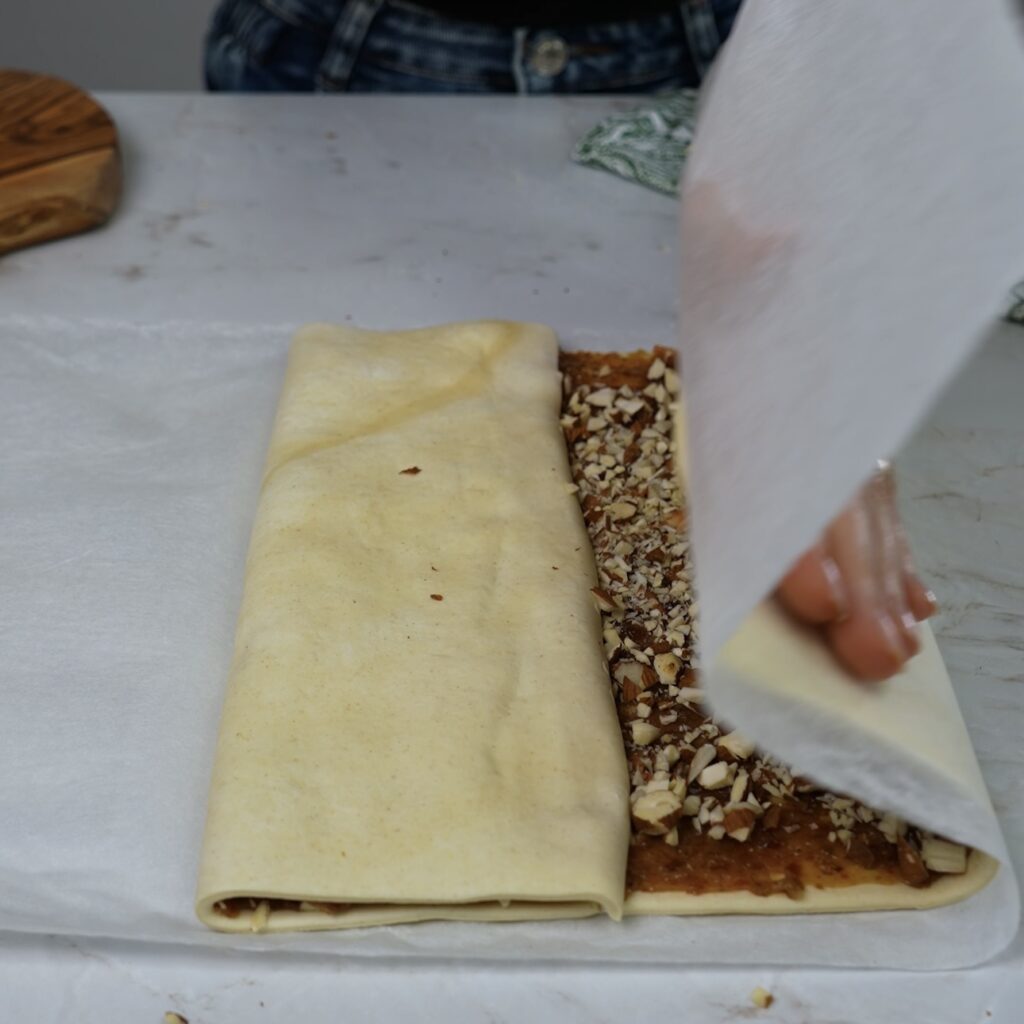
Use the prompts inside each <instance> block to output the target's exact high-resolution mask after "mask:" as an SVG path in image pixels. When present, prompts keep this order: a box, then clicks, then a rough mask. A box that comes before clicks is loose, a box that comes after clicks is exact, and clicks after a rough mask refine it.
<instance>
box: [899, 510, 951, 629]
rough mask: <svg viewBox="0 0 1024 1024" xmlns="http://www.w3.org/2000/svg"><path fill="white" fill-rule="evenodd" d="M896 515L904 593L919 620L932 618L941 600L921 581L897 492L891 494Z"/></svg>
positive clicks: (911, 609)
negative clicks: (899, 508)
mask: <svg viewBox="0 0 1024 1024" xmlns="http://www.w3.org/2000/svg"><path fill="white" fill-rule="evenodd" d="M890 500H891V502H892V506H893V509H894V511H895V513H896V514H895V517H894V519H893V526H894V529H895V531H896V543H897V546H898V548H899V558H900V564H901V566H902V577H903V578H902V585H903V594H904V597H905V598H906V602H907V606H908V607H909V608H910V611H911V614H912V615H913V616H914V618H915V619H916V620H917V621H918V622H924V620H925V619H930V618H931V617H932V616H933V615H934V614H935V613H936V612H937V611H938V610H939V602H938V601H937V600H936V598H935V594H934V593H932V591H931V590H929V589H928V587H926V586H925V585H924V583H922V582H921V578H920V577H919V576H918V575H917V569H916V568H915V566H914V557H913V555H912V553H911V551H910V541H909V539H908V538H907V531H906V528H905V527H904V525H903V519H902V517H901V516H900V515H899V511H898V509H896V501H895V492H893V493H892V494H891V495H890Z"/></svg>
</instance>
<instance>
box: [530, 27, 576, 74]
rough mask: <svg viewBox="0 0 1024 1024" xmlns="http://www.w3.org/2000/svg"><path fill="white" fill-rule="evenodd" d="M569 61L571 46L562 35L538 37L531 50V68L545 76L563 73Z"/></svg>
mask: <svg viewBox="0 0 1024 1024" xmlns="http://www.w3.org/2000/svg"><path fill="white" fill-rule="evenodd" d="M568 63H569V47H568V46H567V45H566V42H565V40H564V39H562V38H561V37H560V36H545V37H544V38H543V39H538V40H537V42H536V43H534V44H533V49H532V50H531V51H530V60H529V64H530V68H531V69H532V70H533V71H535V72H536V73H537V74H538V75H542V76H543V77H544V78H554V76H555V75H558V74H561V73H562V72H563V71H564V70H565V65H566V64H568Z"/></svg>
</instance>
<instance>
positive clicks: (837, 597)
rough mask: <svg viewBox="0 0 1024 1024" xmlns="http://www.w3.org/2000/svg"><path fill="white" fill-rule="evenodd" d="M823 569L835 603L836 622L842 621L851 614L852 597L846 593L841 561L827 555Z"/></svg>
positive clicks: (823, 562) (822, 561)
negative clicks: (840, 565) (840, 566)
mask: <svg viewBox="0 0 1024 1024" xmlns="http://www.w3.org/2000/svg"><path fill="white" fill-rule="evenodd" d="M821 570H822V572H823V573H824V574H825V579H826V581H827V582H828V590H829V594H831V596H832V601H833V603H834V604H835V608H836V615H835V620H836V622H842V621H843V620H844V619H847V618H849V615H850V598H849V595H848V594H847V593H846V584H845V583H844V582H843V574H842V572H841V571H840V569H839V563H838V562H837V561H836V560H835V559H834V558H830V557H828V556H827V555H826V556H825V557H824V558H822V560H821Z"/></svg>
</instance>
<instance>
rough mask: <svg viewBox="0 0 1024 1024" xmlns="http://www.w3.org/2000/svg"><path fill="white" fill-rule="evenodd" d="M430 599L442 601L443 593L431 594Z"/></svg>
mask: <svg viewBox="0 0 1024 1024" xmlns="http://www.w3.org/2000/svg"><path fill="white" fill-rule="evenodd" d="M430 600H431V601H443V600H444V594H431V595H430Z"/></svg>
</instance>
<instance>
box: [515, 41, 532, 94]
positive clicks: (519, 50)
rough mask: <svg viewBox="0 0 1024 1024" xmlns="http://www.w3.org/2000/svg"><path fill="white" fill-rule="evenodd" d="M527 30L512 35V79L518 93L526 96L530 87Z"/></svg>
mask: <svg viewBox="0 0 1024 1024" xmlns="http://www.w3.org/2000/svg"><path fill="white" fill-rule="evenodd" d="M527 31H528V30H527V29H525V28H517V29H515V30H514V32H513V35H512V77H513V78H514V79H515V82H516V92H517V93H519V95H520V96H525V95H526V94H527V93H528V92H529V91H530V87H529V84H528V83H527V80H526V33H527Z"/></svg>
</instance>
